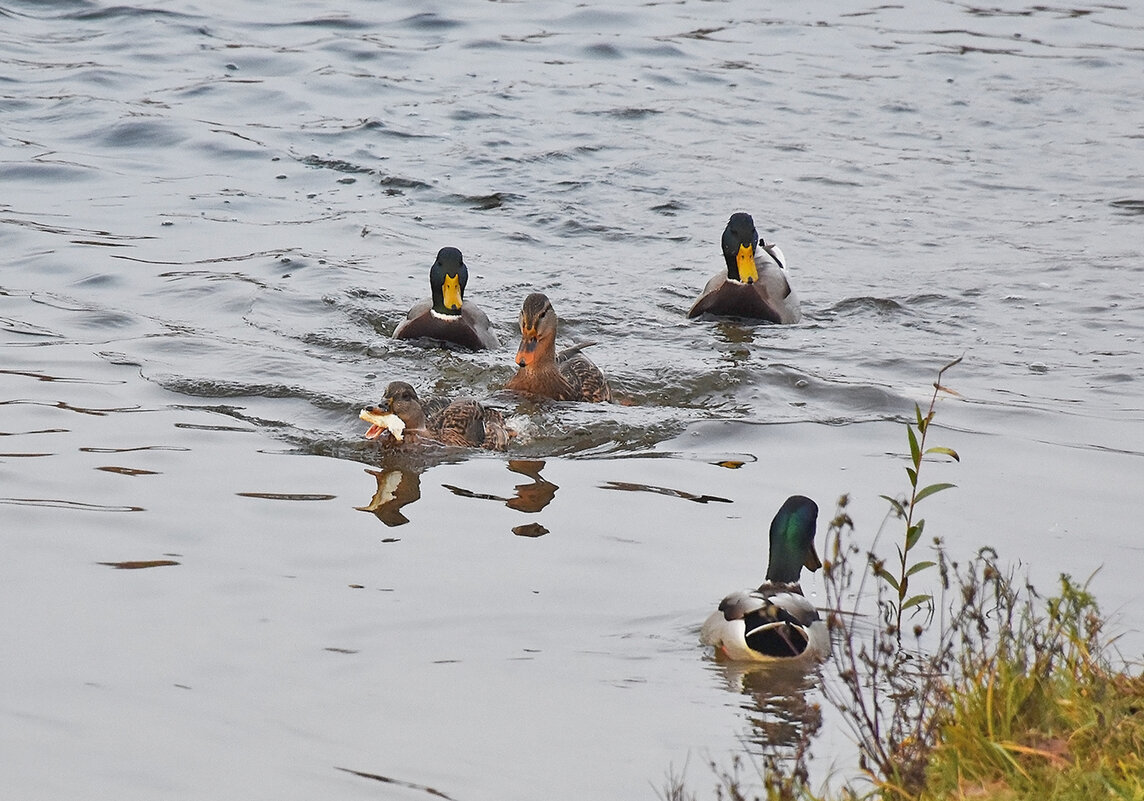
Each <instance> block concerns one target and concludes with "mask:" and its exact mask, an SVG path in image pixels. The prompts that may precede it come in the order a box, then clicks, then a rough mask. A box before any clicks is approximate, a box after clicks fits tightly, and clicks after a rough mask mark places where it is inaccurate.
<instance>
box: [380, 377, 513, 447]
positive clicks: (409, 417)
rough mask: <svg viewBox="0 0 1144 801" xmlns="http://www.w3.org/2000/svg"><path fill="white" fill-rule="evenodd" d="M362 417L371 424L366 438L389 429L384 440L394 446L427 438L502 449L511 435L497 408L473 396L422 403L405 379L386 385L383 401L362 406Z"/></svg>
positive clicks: (462, 445) (440, 441)
mask: <svg viewBox="0 0 1144 801" xmlns="http://www.w3.org/2000/svg"><path fill="white" fill-rule="evenodd" d="M359 416H360V417H361V419H362V420H365V421H366V422H367V423H370V428H369V430H368V431H367V432H366V434H365V436H366V438H367V439H377V438H378V437H380V436H382V434H383V433H385V432H388V438H387V439H386V440H385V442H386V443H387V444H394V445H396V444H398V443H402V442H404V441H405V440H406V439H409V440H410V441H413V442H416V441H418V440H428V441H431V442H436V443H439V444H441V445H453V446H455V447H461V448H485V449H487V450H491V451H503V450H505V448H507V447H508V441H509V439H510V438H511V437H512V432H510V431H509V428H508V426H507V425H506V424H505V420H504V416H503V415H502V414H501V413H500V412H498V411H497V410H496V409H492V408H490V407H488V406H483V405H481V404H480V403H477V402H476V401H475V400H473V399H471V398H464V399H461V400H455V401H453V402H452V403H450V404H448V405H445V404H444V403H440V402H438V403H436V404H432V403H429V404H423V403H422V402H421V399H420V398H418V397H417V390H415V389H414V388H413V387H412V386H411V385H409V384H407V383H405V382H404V381H394V382H393V383H391V384H390V385H389V386H388V387H386V388H385V398H384V402H383V403H379V404H378V405H377V406H370V407H367V408H365V409H362V411H361V414H360V415H359ZM394 418H396V419H394Z"/></svg>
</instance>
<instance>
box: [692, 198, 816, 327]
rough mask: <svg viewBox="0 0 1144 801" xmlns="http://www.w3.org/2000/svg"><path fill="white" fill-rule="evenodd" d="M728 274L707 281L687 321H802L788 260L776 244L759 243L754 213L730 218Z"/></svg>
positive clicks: (726, 242)
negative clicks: (704, 316) (718, 318)
mask: <svg viewBox="0 0 1144 801" xmlns="http://www.w3.org/2000/svg"><path fill="white" fill-rule="evenodd" d="M723 258H724V259H725V260H726V262H727V272H726V274H723V273H720V274H719V275H716V276H715V277H714V278H712V279H711V280H710V281H708V282H707V286H705V287H703V293H702V294H701V295H700V296H699V300H697V301H695V305H694V306H692V307H691V311H689V312H688V313H687V316H688V317H698V316H699V315H701V314H717V315H725V316H729V317H748V318H751V319H756V320H765V321H767V322H771V323H797V322H798V321H799V320H801V319H802V310H801V309H800V308H799V302H798V296H797V295H796V294H795V293H794V290H793V289H791V288H790V281H789V280H788V275H787V266H786V259H784V258H783V253H782V251H781V250H779V248H778V245H768V244H767V243H766V242H764V241H763V240H761V239H759V233H758V231H756V230H755V221H754V220H753V219H752V218H751V215H750V214H745V213H743V212H738V213H736V214H732V215H731V219H730V220H729V221H728V222H727V227H726V229H724V231H723Z"/></svg>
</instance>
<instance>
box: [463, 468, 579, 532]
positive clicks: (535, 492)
mask: <svg viewBox="0 0 1144 801" xmlns="http://www.w3.org/2000/svg"><path fill="white" fill-rule="evenodd" d="M507 467H508V469H509V470H511V471H512V472H514V473H519V474H520V475H522V476H528V477H529V478H531V479H532V481H530V482H528V483H526V484H517V485H516V486H515V487H513V489H514V490H515V494H514V495H513V496H512V497H511V498H506V497H503V496H501V495H493V494H491V493H487V492H474V491H473V490H469V489H465V488H464V487H457V486H454V485H452V484H443V485H442V486H443V487H444V488H445V489H447V490H449V492H451V493H453V494H454V495H459V496H460V497H462V498H477V499H480V500H485V501H498V502H500V503H503V504H504V505H505V506H507V507H508V508H509V509H515V510H516V511H518V512H525V513H528V514H535V513H536V512H539V511H540V510H542V509H543V508H544V507H546V506H548V504H550V503H552V499H553V498H554V497H556V490H558V489H560V488H559V487H558V486H557V485H555V484H553V483H552V482H551V481H548V480H547V479H546V478H544V477H543V476H542V475H540V471H541V470H543V469H544V460H542V459H509V461H508V465H507ZM512 532H513V534H516V535H517V536H521V537H539V536H542V535H544V534H547V533H548V529H546V528H545V527H544V526H542V525H540V524H539V523H529V524H527V525H521V526H516V527H514V528H513V530H512Z"/></svg>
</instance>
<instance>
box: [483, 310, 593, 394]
mask: <svg viewBox="0 0 1144 801" xmlns="http://www.w3.org/2000/svg"><path fill="white" fill-rule="evenodd" d="M556 326H557V318H556V311H555V310H554V309H553V308H552V303H551V302H550V301H549V300H548V297H547V296H545V295H543V294H541V293H540V292H533V293H532V294H531V295H529V296H528V297H527V298H525V299H524V306H523V307H522V308H521V310H520V348H518V349H517V352H516V363H517V366H518V367H519V368H520V369H518V370H517V371H516V375H514V376H513V377H512V378H511V379H509V382H508V383H507V384H506V385H505V389H511V390H513V391H515V392H525V393H528V394H530V395H541V396H543V397H546V398H552V399H553V400H572V401H588V402H590V403H599V402H602V401H610V400H611V399H612V390H611V388H610V387H609V386H608V380H607V379H606V378H604V374H603V373H602V372H600V368H598V367H597V366H596V365H594V364H593V363H592V361H591V359H589V358H588V357H587V356H585V355H584V354H583V353H581V352H580V351H581V349H582V348H586V347H587V346H588V345H590V344H592V343H584V344H580V345H575V346H573V347H571V348H566V349H565V350H562V351H560V352H559V353H557V352H556Z"/></svg>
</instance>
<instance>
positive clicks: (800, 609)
mask: <svg viewBox="0 0 1144 801" xmlns="http://www.w3.org/2000/svg"><path fill="white" fill-rule="evenodd" d="M817 523H818V504H816V503H815V502H814V501H812V500H811V499H810V498H807V497H804V496H802V495H792V496H791V497H789V498H787V499H786V502H785V503H783V505H782V508H780V509H779V511H778V513H777V514H776V515H775V519H774V520H773V521H772V522H771V554H770V562H769V564H768V565H767V580H766V582H764V583H763V585H762V586H761V587H759V588H758V589H757V590H740V591H739V592H733V593H731V594H730V595H728V596H727V597H726V598H724V599H723V601H722V603H720V604H719V609H718V610H716V611H715V612H712V613H711V616H710V617H708V618H707V621H706V622H705V623H704V624H703V628H702V629H701V630H700V632H699V641H700V642H702V643H703V644H704V645H713V646H715V651H716V653H717V654H721V655H722V656H723V657H725V658H727V659H733V660H736V661H741V662H774V661H779V662H795V663H801V662H812V661H813V660H818V659H823V658H825V657H826V656H827V654H829V653H830V634H829V632H828V631H827V629H826V622H825V621H824V620H823V619H822V618H821V617H820V616H819V614H818V610H817V609H815V608H814V604H812V603H811V602H810V601H809V600H807V598H806V597H805V596H804V595H803V594H802V587H800V586H799V582H798V580H799V575H800V574H801V572H802V568H803V567H806V568H807V569H808V570H811V571H814V570H818V568H820V567H822V562H821V561H819V558H818V553H817V552H816V551H815V550H814V529H815V527H816V525H817Z"/></svg>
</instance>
